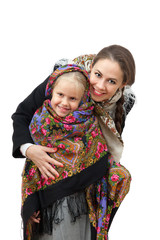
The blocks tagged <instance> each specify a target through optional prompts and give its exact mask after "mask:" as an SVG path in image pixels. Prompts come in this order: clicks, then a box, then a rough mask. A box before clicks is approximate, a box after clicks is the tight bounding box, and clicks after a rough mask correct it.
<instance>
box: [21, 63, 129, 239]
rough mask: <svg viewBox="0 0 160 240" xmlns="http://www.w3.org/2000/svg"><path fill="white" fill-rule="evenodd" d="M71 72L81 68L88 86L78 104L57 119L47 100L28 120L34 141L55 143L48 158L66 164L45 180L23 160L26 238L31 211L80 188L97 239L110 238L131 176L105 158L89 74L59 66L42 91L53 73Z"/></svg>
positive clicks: (41, 143) (23, 209)
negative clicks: (114, 215) (115, 213)
mask: <svg viewBox="0 0 160 240" xmlns="http://www.w3.org/2000/svg"><path fill="white" fill-rule="evenodd" d="M69 71H80V72H82V73H83V74H84V75H85V76H86V81H87V87H86V91H85V94H84V97H83V99H82V101H81V103H80V106H79V108H78V109H77V110H76V111H74V112H73V113H71V114H69V115H68V116H66V117H64V118H60V117H58V116H57V115H56V114H55V112H54V111H53V109H52V108H51V105H50V100H46V101H45V102H44V104H43V106H42V107H41V108H39V109H38V110H37V111H36V112H35V114H34V116H33V119H32V121H31V124H30V132H31V136H32V138H33V140H34V142H35V144H40V145H42V146H48V147H57V149H58V150H57V152H56V153H54V154H50V156H51V157H53V158H54V159H56V160H58V161H60V162H62V163H63V164H64V168H57V167H56V166H53V167H54V168H55V169H56V170H57V171H58V172H59V177H57V178H56V179H55V180H53V179H51V178H49V179H48V180H46V179H44V177H43V176H42V175H41V173H40V171H39V170H38V168H37V166H36V165H35V164H34V163H33V162H32V161H31V160H29V159H27V160H26V163H25V167H24V171H23V179H22V218H23V224H24V239H25V240H29V239H32V236H31V232H30V226H31V225H30V224H29V221H28V220H29V218H30V217H31V216H32V215H33V213H34V212H35V211H37V210H41V209H45V208H47V207H48V206H51V205H52V204H53V203H54V202H55V201H57V200H59V199H61V198H63V197H65V196H69V195H71V194H73V193H76V192H79V191H81V190H86V200H87V203H88V207H89V217H90V221H91V223H92V225H93V226H94V227H95V229H96V231H97V239H108V238H107V235H108V234H107V233H108V226H109V220H110V216H111V213H112V210H113V209H114V208H115V207H116V206H117V207H118V206H119V204H120V203H121V201H122V200H123V198H124V197H125V195H126V193H127V192H128V190H129V185H130V174H129V172H128V171H127V170H126V169H125V168H124V167H122V166H121V165H120V164H119V165H118V164H116V163H115V162H114V161H113V160H112V159H111V158H110V157H109V156H110V155H109V152H108V148H107V145H106V142H105V140H104V138H103V136H102V132H101V130H100V127H99V124H98V121H97V118H96V117H95V116H94V114H93V110H94V106H93V102H92V101H91V99H90V95H89V81H88V74H87V72H86V71H84V70H83V69H82V68H80V67H77V66H74V65H67V66H64V67H60V68H58V69H57V70H56V71H55V72H54V73H53V74H52V75H51V77H50V79H49V82H48V84H47V88H46V95H50V94H51V92H52V86H53V84H54V81H55V80H56V79H57V77H58V76H60V75H61V74H63V73H64V72H69ZM111 166H112V168H111ZM108 169H110V170H109V172H108ZM115 170H116V171H115ZM108 182H109V188H110V191H108Z"/></svg>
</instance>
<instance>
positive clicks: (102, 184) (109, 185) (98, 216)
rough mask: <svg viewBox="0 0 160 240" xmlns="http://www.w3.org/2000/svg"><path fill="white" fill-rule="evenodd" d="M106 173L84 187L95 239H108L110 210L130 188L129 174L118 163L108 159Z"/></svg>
mask: <svg viewBox="0 0 160 240" xmlns="http://www.w3.org/2000/svg"><path fill="white" fill-rule="evenodd" d="M107 167H108V175H106V176H104V177H103V178H102V179H101V180H100V181H98V182H97V183H96V184H92V185H90V186H89V188H87V189H86V199H87V202H88V206H89V217H90V221H91V223H92V225H93V226H94V227H95V228H96V230H97V240H104V239H105V240H108V227H109V222H110V218H111V215H112V212H113V210H114V208H115V207H119V206H120V204H121V202H122V201H123V199H124V198H125V196H126V194H127V193H128V191H129V188H130V182H131V175H130V173H129V172H128V170H127V169H126V168H125V167H124V166H122V165H121V164H119V163H116V162H114V161H113V159H112V157H111V158H110V160H109V161H108V166H107Z"/></svg>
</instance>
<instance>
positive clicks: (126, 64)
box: [92, 45, 135, 134]
mask: <svg viewBox="0 0 160 240" xmlns="http://www.w3.org/2000/svg"><path fill="white" fill-rule="evenodd" d="M106 58H107V59H110V60H112V61H115V62H117V63H118V64H119V66H120V68H121V70H122V72H123V84H127V85H130V86H131V85H132V84H133V83H134V81H135V61H134V58H133V56H132V54H131V52H130V51H129V50H128V49H126V48H124V47H122V46H120V45H111V46H109V47H105V48H103V49H102V50H101V51H100V52H99V53H98V54H97V55H96V56H95V58H94V59H93V63H92V66H94V65H95V64H96V62H98V61H99V60H101V59H106ZM122 91H123V89H122ZM123 103H124V96H123V94H122V97H121V98H120V99H119V100H118V101H117V108H116V112H115V125H116V128H117V131H118V132H119V133H120V134H121V133H122V122H123V114H124V111H123Z"/></svg>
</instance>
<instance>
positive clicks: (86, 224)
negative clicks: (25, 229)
mask: <svg viewBox="0 0 160 240" xmlns="http://www.w3.org/2000/svg"><path fill="white" fill-rule="evenodd" d="M70 197H72V198H74V199H76V201H77V196H76V194H74V195H72V196H70ZM80 197H81V198H82V195H81V196H80ZM78 198H79V196H78ZM71 208H72V205H71V206H69V203H68V197H65V198H64V199H63V201H62V204H61V206H60V207H58V209H57V216H58V218H61V216H62V215H63V219H62V220H61V221H59V222H58V223H55V221H53V227H52V234H51V235H50V234H47V233H43V234H42V235H36V236H34V238H33V240H75V239H76V240H91V229H90V221H89V216H88V213H86V214H80V215H79V216H78V217H76V220H75V221H73V216H72V214H71ZM73 208H74V206H73Z"/></svg>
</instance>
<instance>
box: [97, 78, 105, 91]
mask: <svg viewBox="0 0 160 240" xmlns="http://www.w3.org/2000/svg"><path fill="white" fill-rule="evenodd" d="M96 87H97V88H98V89H99V90H105V84H104V80H103V79H100V80H99V81H98V82H97V84H96Z"/></svg>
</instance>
